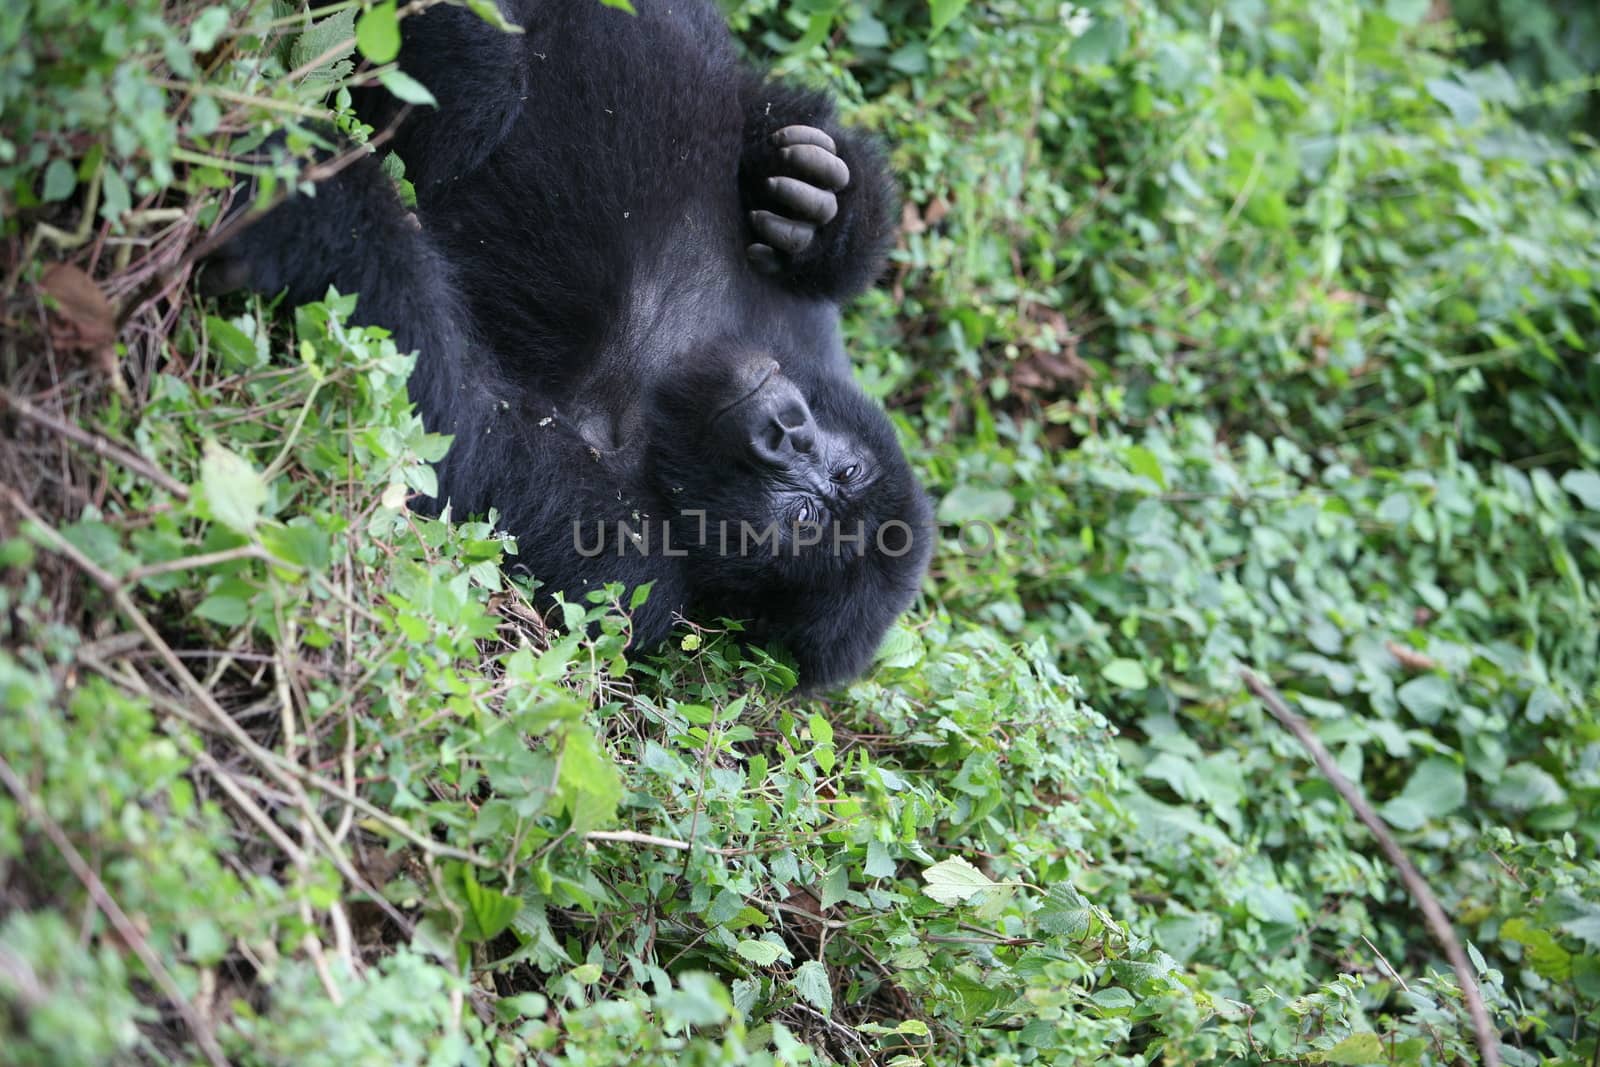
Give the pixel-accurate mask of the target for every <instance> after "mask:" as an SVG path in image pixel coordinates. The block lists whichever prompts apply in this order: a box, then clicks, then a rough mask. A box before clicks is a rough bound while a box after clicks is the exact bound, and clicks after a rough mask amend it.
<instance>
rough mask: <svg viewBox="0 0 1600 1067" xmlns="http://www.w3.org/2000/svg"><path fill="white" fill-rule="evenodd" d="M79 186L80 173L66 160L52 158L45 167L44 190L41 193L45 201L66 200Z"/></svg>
mask: <svg viewBox="0 0 1600 1067" xmlns="http://www.w3.org/2000/svg"><path fill="white" fill-rule="evenodd" d="M77 187H78V175H77V173H76V172H75V171H74V170H73V169H72V164H71V163H68V162H67V161H66V160H64V159H59V158H57V159H52V160H51V161H50V165H49V166H48V167H46V168H45V169H44V191H43V193H42V194H41V195H42V197H43V199H44V201H45V203H51V202H53V201H56V200H65V199H66V198H67V197H69V196H71V195H72V190H74V189H76V188H77Z"/></svg>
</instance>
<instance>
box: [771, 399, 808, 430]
mask: <svg viewBox="0 0 1600 1067" xmlns="http://www.w3.org/2000/svg"><path fill="white" fill-rule="evenodd" d="M810 417H811V413H810V412H808V411H807V410H806V409H805V408H803V407H801V406H800V405H799V404H790V405H789V406H788V407H786V408H784V409H783V410H782V411H780V412H778V425H779V426H782V427H783V428H784V429H785V430H798V429H799V428H800V427H802V426H804V425H805V424H806V423H807V422H809V421H810Z"/></svg>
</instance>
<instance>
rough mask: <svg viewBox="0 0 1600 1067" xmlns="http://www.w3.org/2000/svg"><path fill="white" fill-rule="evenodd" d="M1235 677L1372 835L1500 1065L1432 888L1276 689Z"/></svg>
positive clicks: (1492, 1061)
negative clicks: (1291, 737)
mask: <svg viewBox="0 0 1600 1067" xmlns="http://www.w3.org/2000/svg"><path fill="white" fill-rule="evenodd" d="M1239 674H1240V676H1241V677H1242V678H1243V679H1244V684H1245V688H1246V689H1248V690H1250V692H1252V693H1254V694H1255V695H1256V698H1257V699H1259V700H1260V701H1261V702H1262V703H1263V704H1265V705H1266V707H1267V710H1268V711H1269V712H1271V713H1272V717H1273V718H1274V719H1277V720H1278V722H1279V723H1281V724H1282V725H1283V727H1284V729H1286V730H1288V731H1289V732H1290V733H1291V734H1293V735H1294V736H1295V739H1296V740H1298V741H1299V742H1300V744H1301V745H1302V746H1304V748H1305V750H1306V752H1307V753H1309V754H1310V756H1311V762H1313V763H1315V764H1316V765H1317V770H1319V771H1321V772H1322V776H1323V777H1324V778H1326V779H1327V780H1328V782H1329V784H1331V785H1332V786H1333V788H1334V790H1335V791H1337V792H1338V794H1339V795H1340V796H1341V797H1343V798H1344V800H1345V803H1346V804H1349V805H1350V807H1351V808H1352V809H1353V810H1354V811H1355V813H1356V818H1358V819H1360V820H1361V822H1362V824H1363V825H1364V826H1366V828H1367V829H1368V830H1369V831H1371V833H1372V836H1373V837H1375V838H1377V840H1378V848H1379V849H1380V850H1381V851H1382V852H1383V854H1384V857H1385V858H1386V859H1388V861H1389V863H1390V864H1391V865H1393V867H1394V869H1395V870H1396V871H1398V872H1399V874H1400V881H1401V883H1402V884H1404V885H1405V887H1406V892H1408V893H1410V894H1411V899H1412V900H1414V901H1416V904H1417V908H1418V910H1419V911H1421V912H1422V921H1423V924H1424V925H1426V926H1427V928H1428V933H1430V934H1432V935H1433V940H1434V941H1435V942H1436V943H1437V944H1438V946H1439V947H1440V948H1441V949H1442V950H1443V951H1444V954H1445V958H1446V959H1448V960H1449V961H1450V966H1451V967H1452V968H1453V969H1454V970H1455V972H1456V983H1457V984H1458V985H1460V986H1461V998H1462V999H1463V1000H1465V1001H1466V1003H1467V1014H1468V1015H1469V1016H1471V1018H1472V1029H1473V1032H1474V1034H1475V1035H1476V1037H1477V1041H1478V1053H1479V1055H1480V1056H1482V1057H1483V1064H1484V1067H1499V1065H1500V1037H1499V1035H1498V1034H1497V1033H1496V1032H1495V1028H1494V1024H1493V1023H1492V1022H1490V1021H1489V1012H1488V1010H1487V1009H1486V1008H1484V1006H1483V995H1482V994H1481V993H1480V992H1479V990H1478V982H1477V979H1476V978H1474V977H1473V974H1472V964H1471V963H1470V962H1468V960H1467V954H1466V952H1465V951H1464V950H1463V949H1462V947H1461V940H1460V939H1459V938H1458V937H1456V932H1455V928H1454V927H1453V926H1451V925H1450V917H1449V916H1448V915H1446V914H1445V911H1444V907H1443V906H1442V905H1440V903H1439V898H1438V897H1436V896H1434V895H1433V890H1432V889H1430V888H1428V883H1427V881H1426V880H1425V879H1424V878H1423V877H1422V873H1421V872H1420V871H1418V870H1417V868H1416V865H1415V864H1414V863H1412V862H1411V857H1409V856H1407V855H1406V853H1405V850H1404V849H1402V848H1401V847H1400V843H1399V842H1398V841H1396V840H1395V839H1394V835H1393V834H1391V833H1390V832H1389V827H1388V826H1387V825H1385V824H1384V821H1383V819H1382V818H1381V817H1380V816H1379V815H1378V813H1377V812H1376V811H1375V810H1373V807H1372V805H1371V804H1369V803H1368V802H1367V798H1366V797H1365V796H1364V795H1362V792H1361V789H1360V788H1359V787H1358V786H1356V785H1355V784H1354V783H1353V782H1351V781H1350V779H1348V778H1346V777H1345V776H1344V773H1343V772H1342V771H1340V770H1339V766H1338V764H1336V763H1334V761H1333V756H1332V755H1331V754H1329V752H1328V750H1327V749H1326V748H1324V747H1323V745H1322V742H1321V741H1320V740H1319V739H1318V738H1317V735H1316V734H1315V733H1313V732H1312V730H1311V724H1310V723H1308V722H1306V720H1305V719H1303V718H1301V717H1300V716H1299V715H1296V714H1295V713H1294V712H1293V711H1291V710H1290V709H1289V705H1287V704H1285V703H1284V702H1283V698H1282V697H1281V696H1279V695H1278V693H1277V691H1276V690H1274V689H1273V688H1272V687H1271V686H1270V685H1268V684H1267V683H1266V682H1263V681H1262V680H1261V679H1260V678H1258V677H1256V675H1255V673H1254V672H1252V671H1251V670H1250V669H1249V668H1248V667H1240V668H1239ZM1385 962H1387V961H1385ZM1391 970H1392V968H1391Z"/></svg>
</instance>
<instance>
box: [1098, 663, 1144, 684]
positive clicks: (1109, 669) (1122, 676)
mask: <svg viewBox="0 0 1600 1067" xmlns="http://www.w3.org/2000/svg"><path fill="white" fill-rule="evenodd" d="M1100 676H1101V677H1102V678H1104V679H1105V680H1106V681H1108V682H1110V683H1111V684H1112V685H1114V686H1116V687H1117V688H1119V689H1134V690H1139V689H1148V688H1149V687H1150V679H1149V677H1148V676H1147V675H1146V674H1145V672H1144V665H1143V664H1141V663H1140V662H1139V661H1138V660H1136V659H1114V660H1112V661H1111V662H1109V663H1107V664H1106V665H1105V666H1104V667H1101V668H1100Z"/></svg>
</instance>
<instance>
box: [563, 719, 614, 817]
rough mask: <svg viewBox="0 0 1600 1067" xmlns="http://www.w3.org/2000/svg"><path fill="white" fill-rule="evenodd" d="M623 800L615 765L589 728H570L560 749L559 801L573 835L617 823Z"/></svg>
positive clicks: (577, 726)
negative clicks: (567, 817)
mask: <svg viewBox="0 0 1600 1067" xmlns="http://www.w3.org/2000/svg"><path fill="white" fill-rule="evenodd" d="M621 801H622V780H621V779H620V778H619V777H618V776H617V768H616V765H615V764H613V763H612V762H611V759H610V757H608V756H607V755H606V754H605V753H603V752H601V751H600V746H599V743H598V742H597V741H595V738H594V734H592V733H590V732H589V730H588V729H587V728H586V727H583V726H580V725H576V724H574V725H571V726H568V727H567V729H566V731H565V734H564V739H563V742H562V746H561V774H560V776H559V778H558V779H557V781H556V802H557V804H558V805H559V807H560V808H561V809H563V810H565V811H566V812H567V814H568V815H569V816H570V817H571V819H572V830H573V832H574V833H579V834H581V833H586V832H587V831H589V830H593V829H596V828H598V827H601V826H605V825H608V824H609V823H611V822H613V821H615V820H616V817H617V805H618V804H619V803H621Z"/></svg>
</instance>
